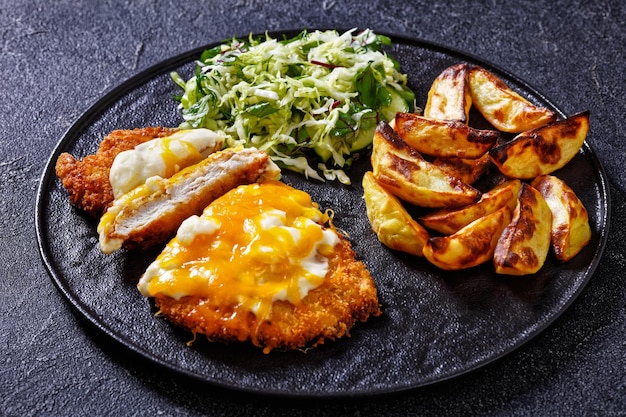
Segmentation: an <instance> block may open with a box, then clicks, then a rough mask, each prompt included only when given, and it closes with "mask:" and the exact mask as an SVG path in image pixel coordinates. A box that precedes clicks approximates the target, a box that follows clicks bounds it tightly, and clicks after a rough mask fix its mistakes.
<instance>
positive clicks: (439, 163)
mask: <svg viewBox="0 0 626 417" xmlns="http://www.w3.org/2000/svg"><path fill="white" fill-rule="evenodd" d="M433 165H435V166H436V167H437V168H439V169H441V170H442V171H443V172H445V173H447V174H449V175H450V176H452V177H456V178H458V179H460V180H461V181H463V182H464V183H465V184H467V185H472V184H474V183H475V182H476V181H478V180H479V179H480V178H481V177H482V176H483V175H484V174H486V173H487V172H488V171H489V168H490V167H491V160H490V159H489V154H488V153H485V154H484V155H483V156H481V157H480V158H478V159H466V158H436V159H435V160H433Z"/></svg>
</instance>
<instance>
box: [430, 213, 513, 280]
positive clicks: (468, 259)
mask: <svg viewBox="0 0 626 417" xmlns="http://www.w3.org/2000/svg"><path fill="white" fill-rule="evenodd" d="M510 221H511V210H510V209H509V207H508V206H504V207H501V208H500V209H499V210H497V211H495V212H493V213H491V214H488V215H486V216H483V217H480V218H479V219H477V220H475V221H473V222H472V223H470V224H468V225H467V226H465V227H464V228H462V229H461V230H459V231H458V232H456V233H454V234H452V235H450V236H445V237H440V236H435V237H431V238H430V239H429V240H428V242H427V243H426V246H424V251H423V253H424V257H425V258H426V259H428V261H430V262H431V263H433V264H434V265H436V266H438V267H439V268H441V269H444V270H447V271H453V270H460V269H466V268H471V267H474V266H477V265H480V264H482V263H484V262H487V261H488V260H490V259H491V258H492V257H493V254H494V251H495V247H496V244H497V242H498V238H499V237H500V234H501V233H502V230H503V229H504V228H505V227H506V225H507V224H509V222H510Z"/></svg>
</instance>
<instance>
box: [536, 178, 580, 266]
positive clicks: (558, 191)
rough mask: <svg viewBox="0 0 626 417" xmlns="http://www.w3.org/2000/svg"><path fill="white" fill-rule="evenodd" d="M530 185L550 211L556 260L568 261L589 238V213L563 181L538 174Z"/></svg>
mask: <svg viewBox="0 0 626 417" xmlns="http://www.w3.org/2000/svg"><path fill="white" fill-rule="evenodd" d="M532 186H533V187H534V188H536V189H537V191H539V192H540V193H541V195H543V197H544V198H545V200H546V203H548V206H549V207H550V210H551V211H552V229H551V240H552V249H553V250H554V255H555V257H556V258H557V259H558V260H559V261H563V262H565V261H569V260H570V259H572V258H573V257H574V256H576V255H577V254H578V253H579V252H580V251H581V250H582V248H584V247H585V246H586V245H587V243H589V240H590V239H591V227H590V226H589V215H588V213H587V209H586V208H585V206H584V205H583V203H582V201H580V199H579V198H578V196H577V195H576V193H575V192H574V190H572V189H571V188H570V187H569V186H568V185H567V184H566V183H565V182H564V181H563V180H561V179H559V178H557V177H555V176H552V175H541V176H539V177H537V178H535V180H534V181H533V182H532Z"/></svg>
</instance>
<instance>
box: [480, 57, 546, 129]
mask: <svg viewBox="0 0 626 417" xmlns="http://www.w3.org/2000/svg"><path fill="white" fill-rule="evenodd" d="M469 85H470V93H471V96H472V104H473V105H474V107H476V109H477V110H478V111H479V112H480V113H481V114H482V115H483V116H484V117H485V119H486V120H487V121H488V122H489V123H491V124H492V125H493V126H494V127H495V128H496V129H498V130H501V131H503V132H509V133H519V132H524V131H526V130H530V129H536V128H538V127H541V126H543V125H546V124H548V123H551V122H553V121H555V120H556V114H555V113H554V112H553V111H551V110H549V109H547V108H544V107H539V106H535V105H534V104H532V103H531V102H530V101H528V100H527V99H525V98H524V97H522V96H520V95H519V94H518V93H516V92H515V91H513V90H512V89H511V88H510V87H509V86H507V85H506V84H505V83H504V81H502V79H500V78H499V77H497V76H496V75H495V74H493V73H492V72H490V71H487V70H486V69H484V68H482V67H478V66H473V67H472V68H471V69H470V72H469Z"/></svg>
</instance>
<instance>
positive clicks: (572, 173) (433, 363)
mask: <svg viewBox="0 0 626 417" xmlns="http://www.w3.org/2000/svg"><path fill="white" fill-rule="evenodd" d="M296 33H297V32H286V33H284V34H285V35H286V36H291V35H294V34H296ZM272 35H273V36H281V35H282V34H278V33H275V34H272ZM390 37H391V38H392V41H393V46H392V47H391V48H390V53H391V54H392V55H393V56H394V57H395V58H397V59H398V60H399V61H400V63H401V66H402V71H403V72H405V73H407V74H409V79H410V86H411V87H412V88H413V90H414V91H415V92H416V94H417V101H418V105H423V104H424V103H425V101H426V94H427V92H428V89H429V87H430V84H431V83H432V81H433V79H434V78H435V76H436V75H437V74H439V72H441V71H442V70H443V69H444V68H446V67H447V66H449V65H452V64H455V63H459V62H468V63H472V64H478V65H482V66H483V67H485V68H487V69H489V70H491V71H493V72H494V73H496V74H497V75H498V76H500V77H502V78H503V79H504V80H505V81H506V82H507V83H508V84H509V85H510V86H511V87H513V88H514V89H516V90H517V91H519V92H520V93H521V94H522V95H524V96H525V97H527V98H528V99H530V100H531V101H533V102H535V103H537V104H541V105H544V106H547V107H549V108H551V109H553V110H555V111H557V112H558V113H559V114H560V115H561V116H562V117H563V116H564V115H563V113H562V112H561V111H560V110H559V109H558V108H556V107H555V106H554V105H553V104H552V103H551V102H550V101H549V100H548V99H546V98H545V97H544V96H543V95H541V94H540V93H538V92H537V91H536V90H534V89H533V88H532V87H530V86H529V85H527V84H526V83H524V82H523V81H521V80H520V79H518V78H516V77H515V76H513V75H511V74H509V73H506V72H505V71H502V70H501V69H499V68H497V67H495V66H494V65H491V64H489V63H487V62H484V61H481V60H480V59H477V58H475V57H472V56H469V55H467V54H464V53H462V52H459V51H455V50H451V49H449V48H446V47H443V46H440V45H435V44H431V43H428V42H424V41H419V40H414V39H407V38H403V37H398V36H390ZM211 46H214V45H208V46H207V47H211ZM203 49H204V48H199V49H196V50H193V51H189V52H188V53H185V54H183V55H180V56H177V57H175V58H172V59H169V60H167V61H164V62H162V63H161V64H159V65H157V66H154V67H152V68H150V69H148V70H146V71H144V72H142V73H141V74H139V75H137V76H135V77H133V78H131V79H129V80H128V81H127V82H125V83H123V84H121V85H120V86H119V87H118V88H116V89H114V90H113V91H111V92H110V93H109V94H107V95H106V96H105V97H103V98H102V99H101V100H100V101H99V102H98V103H96V104H95V105H94V106H93V107H92V108H90V109H89V110H88V111H87V112H86V113H85V114H84V115H83V116H82V117H81V118H80V119H79V120H78V121H77V122H76V123H75V124H74V125H73V126H72V127H71V128H70V129H69V131H68V132H67V133H66V134H65V136H64V137H63V138H62V140H61V141H60V143H59V144H58V146H57V148H56V149H55V151H54V153H53V154H52V155H51V157H50V160H49V163H48V165H47V167H46V169H45V172H44V174H43V177H42V180H41V184H40V188H39V191H38V201H37V207H36V213H35V215H36V224H37V234H38V239H39V246H40V251H41V254H42V257H43V260H44V262H45V264H46V267H47V268H48V270H49V273H50V275H51V276H52V279H53V280H54V282H55V284H56V285H57V286H58V288H59V290H60V292H61V293H62V294H63V295H64V296H65V297H66V298H67V300H68V301H69V303H70V304H71V305H72V306H73V307H74V308H75V309H76V310H77V312H78V314H80V315H81V316H83V317H84V318H86V319H87V320H88V321H89V322H91V323H93V324H94V325H95V326H97V327H98V328H99V329H101V330H102V331H103V332H104V333H106V334H107V335H109V336H110V337H112V338H113V339H115V340H117V341H118V342H120V343H121V344H123V345H124V346H126V347H127V348H128V349H131V350H133V351H135V352H137V353H139V354H140V355H143V356H144V357H146V358H149V359H150V360H152V361H154V362H155V363H158V364H160V365H162V366H165V367H167V368H170V369H172V370H175V371H178V372H180V373H182V374H186V375H188V376H191V377H193V378H198V379H200V380H202V381H206V382H209V383H211V384H216V385H219V386H222V387H228V388H233V389H239V390H244V391H248V392H256V393H264V394H278V395H287V396H298V397H339V396H358V395H371V394H381V393H390V392H397V391H401V390H406V389H410V388H417V387H422V386H425V385H429V384H432V383H435V382H439V381H443V380H446V379H449V378H452V377H455V376H458V375H461V374H464V373H466V372H468V371H471V370H474V369H476V368H478V367H480V366H483V365H485V364H488V363H490V362H492V361H493V360H495V359H497V358H500V357H502V356H503V355H505V354H507V353H509V352H511V351H513V350H514V349H516V348H518V347H519V346H521V345H522V344H523V343H525V342H527V341H528V340H530V339H531V338H532V337H534V336H536V335H537V334H538V333H540V332H541V331H542V330H544V329H545V328H546V327H547V326H548V325H549V324H550V323H552V322H553V321H554V320H555V319H556V318H557V317H558V316H559V315H560V314H561V313H563V311H564V310H565V309H566V308H567V307H568V306H569V305H570V304H571V303H572V302H573V300H574V299H575V298H576V297H577V296H578V295H579V294H580V292H581V291H582V289H583V288H584V286H585V284H586V283H587V282H588V280H589V279H590V278H591V276H592V274H593V271H594V270H595V268H596V266H597V264H598V262H599V260H600V257H601V254H602V251H603V249H604V244H605V241H606V236H607V232H608V224H609V215H610V213H609V201H608V200H609V194H608V191H607V179H606V176H605V174H604V171H603V169H602V167H601V165H600V163H599V162H598V160H597V158H596V155H595V154H594V153H593V151H592V150H591V149H590V148H589V146H588V145H585V146H584V147H583V148H582V150H581V151H580V152H579V153H578V155H577V156H576V157H575V158H574V159H573V160H572V161H571V162H570V163H569V164H568V165H567V166H566V167H565V168H564V169H562V170H560V171H558V172H557V173H555V175H557V176H559V177H560V178H562V179H564V180H565V181H566V182H567V183H568V184H569V185H570V186H571V187H572V188H573V189H574V190H575V191H576V193H577V194H578V196H579V197H580V198H581V200H582V201H583V203H584V204H585V206H586V207H587V209H588V211H589V215H590V223H591V228H592V230H593V237H592V240H591V242H590V243H589V245H588V246H587V247H586V248H585V249H584V250H583V251H582V252H581V253H580V254H579V255H578V256H577V257H576V258H575V259H573V260H572V261H570V262H568V263H566V264H558V263H556V262H555V261H554V259H553V258H552V257H549V258H548V260H547V262H546V264H545V266H544V267H543V269H541V271H540V272H539V273H538V274H536V275H533V276H527V277H521V278H512V277H506V276H498V275H496V274H495V273H494V272H493V267H492V266H491V265H490V264H486V265H483V266H481V267H477V268H474V269H471V270H467V271H463V272H458V273H447V272H443V271H441V270H438V269H436V268H434V267H432V266H431V265H429V264H428V263H427V262H426V261H425V260H423V259H420V258H417V257H412V256H405V255H402V254H399V253H395V252H393V251H390V250H388V249H386V248H384V247H383V246H381V245H380V244H379V243H378V241H377V239H376V237H375V236H374V234H373V233H372V231H371V228H370V225H369V223H368V220H367V218H366V215H365V206H364V202H363V198H362V188H361V186H360V182H361V176H362V174H363V172H365V170H367V169H369V161H368V158H362V159H361V160H360V161H357V163H356V164H355V166H354V167H353V169H352V170H351V171H350V176H351V177H352V180H353V185H352V186H343V185H340V184H335V183H319V182H314V181H305V180H304V179H303V178H302V177H300V176H298V175H293V174H290V173H285V176H284V180H285V182H287V183H289V184H291V185H294V186H295V187H298V188H301V189H304V190H306V191H308V192H309V193H310V194H311V195H312V196H313V199H314V200H315V201H317V202H319V203H320V206H321V207H322V208H323V209H325V208H332V209H333V210H334V211H335V215H336V217H335V219H336V224H337V226H338V227H340V228H342V229H343V230H345V231H346V232H347V233H348V235H349V236H350V239H351V241H352V243H353V246H354V249H355V251H356V253H357V254H358V256H359V257H360V258H361V259H362V260H363V261H364V262H365V264H366V265H367V266H368V268H369V269H370V271H371V273H372V275H373V277H374V279H375V280H376V283H377V285H378V289H379V297H380V301H381V303H382V305H383V310H384V314H383V315H382V316H381V317H377V318H374V319H371V320H369V321H368V322H366V323H359V324H357V325H356V326H355V327H354V328H353V330H352V335H351V337H350V338H343V339H340V340H338V341H335V342H327V343H326V344H324V345H322V346H320V347H317V348H315V349H312V350H309V351H307V352H300V351H293V352H277V351H274V352H272V353H271V354H269V355H264V354H263V353H262V352H261V351H260V350H259V349H257V348H254V347H252V346H249V345H247V344H234V345H229V346H226V345H222V344H217V343H209V342H207V341H206V340H204V339H203V338H198V340H196V341H195V343H193V344H192V345H191V346H187V344H186V342H188V341H189V340H191V339H192V335H191V334H190V333H188V332H185V331H182V330H180V329H178V328H176V327H174V326H172V325H171V324H169V323H167V322H166V321H164V320H163V319H161V318H158V317H155V316H154V313H155V311H154V307H153V306H152V304H151V303H150V301H149V300H147V299H145V298H143V297H142V296H141V295H140V294H139V292H138V291H137V289H136V283H137V281H138V279H139V276H140V275H141V273H142V272H143V270H144V268H145V267H146V266H147V265H148V263H150V262H151V261H152V259H154V257H155V256H156V254H157V252H158V250H159V249H160V248H157V249H155V250H153V251H150V252H129V251H118V252H117V253H115V254H113V255H109V256H105V255H103V254H102V253H101V252H100V250H99V249H98V244H97V234H96V231H95V226H96V222H95V221H94V220H93V219H90V218H88V217H86V216H85V215H83V214H82V213H81V212H79V211H77V210H75V209H73V208H72V207H71V206H70V204H69V203H68V199H67V194H66V192H65V190H64V189H63V188H62V187H61V185H60V183H59V181H58V180H57V179H56V177H55V174H54V164H55V161H56V159H57V157H58V155H59V154H60V153H61V152H70V153H72V154H74V155H76V156H79V157H83V156H85V155H87V154H89V153H93V152H95V151H96V149H97V147H98V144H99V142H100V141H101V139H102V137H103V136H104V135H105V134H107V133H108V132H110V131H111V130H114V129H123V128H135V127H143V126H150V125H163V126H176V125H178V124H179V123H180V122H181V120H180V115H179V112H178V111H177V108H176V103H175V102H174V100H173V99H172V95H173V94H175V93H178V89H177V87H176V86H175V85H174V84H173V82H172V81H171V80H170V78H169V73H170V71H172V70H177V71H179V72H180V73H181V74H184V76H185V77H187V76H190V75H191V74H193V69H194V60H195V59H197V58H198V57H199V56H200V53H201V51H202V50H203ZM555 77H558V75H556V74H555ZM581 110H582V109H581ZM590 135H593V131H591V132H590Z"/></svg>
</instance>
